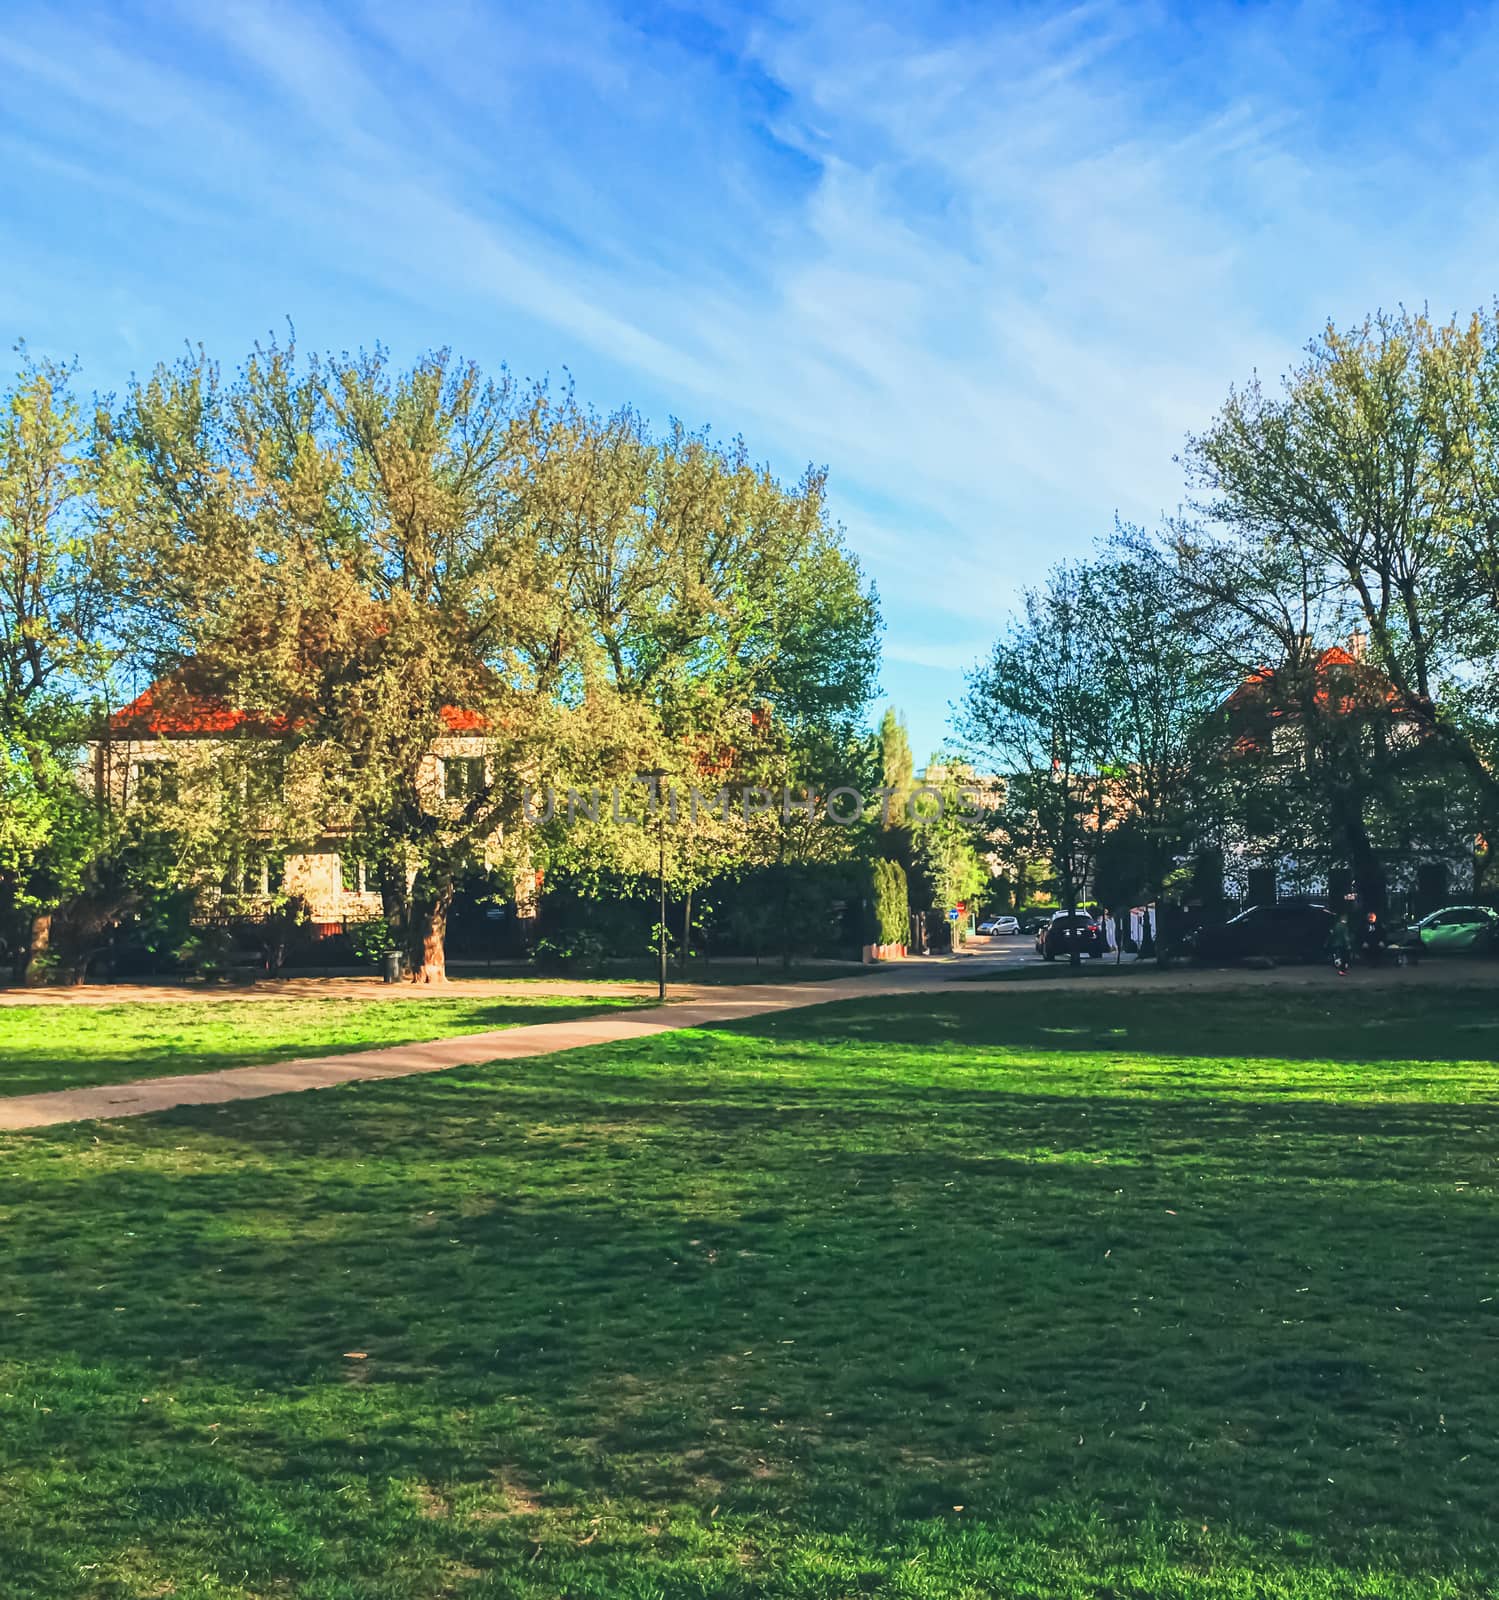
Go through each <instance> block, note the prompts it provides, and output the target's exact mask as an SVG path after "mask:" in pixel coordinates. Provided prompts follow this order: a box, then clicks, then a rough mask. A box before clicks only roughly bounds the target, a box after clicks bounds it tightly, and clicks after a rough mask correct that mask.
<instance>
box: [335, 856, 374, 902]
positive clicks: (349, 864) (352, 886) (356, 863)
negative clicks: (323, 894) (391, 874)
mask: <svg viewBox="0 0 1499 1600" xmlns="http://www.w3.org/2000/svg"><path fill="white" fill-rule="evenodd" d="M333 859H334V862H335V863H336V866H335V868H334V870H335V871H336V872H337V874H338V888H339V892H340V893H341V894H375V893H377V892H378V890H379V887H380V885H379V884H378V883H377V882H376V880H375V869H374V867H373V866H372V865H371V864H370V863H369V862H368V861H366V860H365V859H364V857H363V856H345V855H339V856H335V857H334V858H333Z"/></svg>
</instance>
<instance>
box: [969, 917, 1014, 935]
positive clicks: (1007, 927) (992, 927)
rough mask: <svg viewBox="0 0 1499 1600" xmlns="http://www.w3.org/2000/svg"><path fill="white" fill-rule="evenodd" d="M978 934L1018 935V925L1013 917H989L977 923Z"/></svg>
mask: <svg viewBox="0 0 1499 1600" xmlns="http://www.w3.org/2000/svg"><path fill="white" fill-rule="evenodd" d="M979 932H980V933H1001V934H1003V933H1019V932H1020V924H1019V922H1017V921H1016V919H1015V918H1014V917H989V918H987V919H986V920H985V921H983V922H981V923H979Z"/></svg>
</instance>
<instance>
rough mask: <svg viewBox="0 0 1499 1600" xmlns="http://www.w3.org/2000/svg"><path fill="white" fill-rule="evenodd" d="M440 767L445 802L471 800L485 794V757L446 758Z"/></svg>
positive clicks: (443, 758)
mask: <svg viewBox="0 0 1499 1600" xmlns="http://www.w3.org/2000/svg"><path fill="white" fill-rule="evenodd" d="M440 765H441V768H442V795H443V799H444V800H469V799H471V798H472V797H473V796H474V795H476V794H481V793H482V792H483V790H484V757H483V756H444V757H442V760H441V762H440Z"/></svg>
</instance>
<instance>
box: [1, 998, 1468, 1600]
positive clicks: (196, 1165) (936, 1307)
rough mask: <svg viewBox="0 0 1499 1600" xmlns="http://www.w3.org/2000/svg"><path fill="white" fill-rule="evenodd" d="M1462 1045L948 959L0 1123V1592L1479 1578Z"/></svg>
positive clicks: (1402, 1593) (1433, 1024)
mask: <svg viewBox="0 0 1499 1600" xmlns="http://www.w3.org/2000/svg"><path fill="white" fill-rule="evenodd" d="M385 1009H386V1008H384V1007H382V1008H381V1010H382V1012H383V1011H384V1010H385ZM423 1010H424V1013H425V1012H427V1011H428V1008H427V1007H424V1008H423ZM1496 1039H1499V1015H1496V1008H1495V1005H1494V1002H1493V999H1492V997H1491V995H1490V994H1489V993H1488V992H1485V991H1481V990H1477V989H1474V990H1468V989H1462V988H1456V989H1444V990H1442V991H1440V992H1436V991H1416V990H1407V991H1403V992H1398V993H1394V992H1392V993H1389V994H1385V995H1378V994H1371V993H1369V992H1365V991H1359V992H1356V993H1350V992H1349V991H1348V990H1347V989H1346V988H1345V989H1343V990H1337V989H1330V990H1328V991H1327V992H1322V991H1318V990H1307V989H1297V990H1295V991H1288V992H1284V993H1266V992H1264V991H1254V992H1252V993H1245V994H1237V995H1235V994H1223V993H1191V992H1184V993H1170V992H1157V993H1153V994H1150V995H1140V996H1135V995H1128V994H1126V995H1117V994H1105V993H1101V992H1097V991H1095V992H1091V993H1090V992H1067V993H1062V992H1058V991H1056V990H1052V989H1050V988H1048V990H1047V991H1046V992H1044V993H1036V994H1031V993H1027V992H1025V991H1024V990H1022V989H1018V988H1017V989H1012V990H1008V991H1005V992H988V993H985V992H973V991H970V992H965V993H961V994H957V995H947V994H944V995H941V996H913V997H902V998H898V999H890V998H885V999H871V1000H868V1001H860V1002H850V1003H845V1004H841V1005H838V1006H834V1007H826V1008H817V1009H813V1010H808V1011H802V1012H795V1013H786V1014H783V1015H781V1016H779V1017H775V1018H771V1019H760V1020H758V1021H755V1022H753V1023H745V1024H743V1025H739V1026H736V1027H732V1028H724V1029H720V1030H715V1031H711V1032H696V1033H682V1034H674V1035H669V1036H659V1037H655V1038H652V1039H649V1040H643V1041H638V1042H635V1043H632V1044H630V1045H627V1046H609V1047H599V1048H596V1049H591V1050H587V1051H580V1052H576V1053H573V1054H570V1055H567V1056H563V1057H557V1058H553V1059H548V1060H537V1061H531V1062H512V1063H508V1064H505V1065H503V1066H495V1067H489V1068H482V1069H464V1070H461V1071H455V1072H451V1073H445V1074H438V1075H434V1076H431V1077H423V1078H414V1079H407V1080H402V1081H390V1082H380V1083H365V1084H359V1085H351V1086H347V1087H344V1088H339V1089H334V1090H329V1091H327V1092H325V1093H320V1094H316V1095H303V1096H295V1097H287V1098H284V1099H280V1100H262V1101H254V1102H246V1103H243V1104H238V1105H233V1106H228V1107H222V1108H217V1109H209V1108H194V1109H185V1110H181V1111H177V1112H172V1113H169V1114H165V1115H162V1116H157V1117H152V1118H143V1119H134V1120H130V1121H128V1122H121V1123H117V1124H110V1123H98V1124H92V1125H83V1126H78V1127H73V1128H69V1129H64V1130H60V1131H58V1130H54V1131H49V1132H46V1133H38V1134H33V1135H22V1136H13V1137H10V1138H7V1139H4V1140H0V1229H3V1234H0V1236H3V1238H4V1240H5V1253H6V1271H5V1273H4V1274H3V1277H0V1595H3V1596H5V1597H6V1600H23V1597H24V1600H68V1597H77V1596H88V1597H111V1600H113V1597H146V1596H162V1595H171V1596H174V1597H176V1600H200V1597H201V1600H206V1597H210V1596H211V1597H214V1600H221V1597H232V1600H243V1597H251V1596H253V1597H257V1600H270V1597H277V1600H279V1597H291V1596H295V1597H296V1600H417V1597H421V1600H428V1597H437V1596H460V1597H468V1596H475V1597H477V1596H484V1597H499V1596H504V1597H506V1600H510V1597H515V1600H557V1597H559V1596H567V1597H571V1600H587V1597H599V1600H603V1597H610V1600H613V1597H617V1596H625V1597H636V1600H646V1597H656V1600H688V1597H692V1600H702V1597H705V1596H728V1597H751V1596H753V1597H765V1600H770V1597H787V1600H789V1597H797V1600H842V1597H851V1596H864V1595H883V1596H891V1597H900V1600H937V1597H941V1600H958V1597H963V1600H972V1597H978V1596H1027V1597H1045V1600H1060V1597H1064V1596H1065V1597H1074V1600H1075V1597H1083V1596H1087V1597H1102V1596H1107V1597H1111V1600H1121V1597H1132V1600H1135V1597H1138V1600H1146V1597H1151V1600H1155V1597H1171V1596H1194V1597H1195V1596H1213V1597H1223V1600H1228V1597H1233V1600H1248V1597H1260V1596H1279V1597H1292V1596H1295V1597H1313V1596H1315V1597H1319V1600H1334V1597H1337V1600H1344V1597H1348V1596H1354V1595H1357V1596H1382V1597H1387V1600H1388V1597H1401V1600H1414V1597H1422V1600H1438V1597H1450V1600H1456V1597H1460V1596H1463V1597H1466V1596H1477V1595H1481V1594H1487V1593H1492V1592H1493V1591H1494V1588H1495V1585H1496V1583H1499V1527H1496V1524H1495V1521H1494V1518H1493V1516H1492V1506H1493V1493H1494V1489H1493V1486H1494V1483H1495V1481H1496V1478H1499V1384H1496V1383H1495V1381H1494V1373H1495V1370H1496V1360H1499V1197H1496V1188H1495V1177H1496V1173H1495V1160H1496V1155H1499V1068H1496V1066H1495V1064H1494V1060H1493V1058H1494V1056H1495V1054H1496V1052H1495V1043H1496Z"/></svg>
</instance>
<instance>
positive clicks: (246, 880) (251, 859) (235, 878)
mask: <svg viewBox="0 0 1499 1600" xmlns="http://www.w3.org/2000/svg"><path fill="white" fill-rule="evenodd" d="M285 879H286V862H285V861H284V860H283V859H282V857H280V856H278V855H269V854H267V852H265V851H264V850H252V851H250V852H249V853H248V854H247V855H244V856H241V857H239V858H238V859H237V860H236V861H234V862H233V863H232V864H231V865H230V868H229V870H228V872H226V873H225V874H224V893H225V894H232V895H248V896H251V897H254V896H257V895H258V896H262V897H264V896H265V895H271V894H279V893H280V892H281V887H282V884H283V883H284V882H285Z"/></svg>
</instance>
